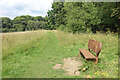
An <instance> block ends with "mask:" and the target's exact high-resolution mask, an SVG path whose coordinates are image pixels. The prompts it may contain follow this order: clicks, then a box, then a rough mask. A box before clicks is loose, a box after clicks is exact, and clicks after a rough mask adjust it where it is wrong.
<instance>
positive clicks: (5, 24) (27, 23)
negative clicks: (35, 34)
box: [2, 15, 47, 32]
mask: <svg viewBox="0 0 120 80" xmlns="http://www.w3.org/2000/svg"><path fill="white" fill-rule="evenodd" d="M38 29H47V22H46V19H45V18H44V17H41V16H36V17H32V16H30V15H23V16H17V17H15V18H14V19H13V20H11V19H10V18H8V17H3V18H2V32H16V31H28V30H38Z"/></svg>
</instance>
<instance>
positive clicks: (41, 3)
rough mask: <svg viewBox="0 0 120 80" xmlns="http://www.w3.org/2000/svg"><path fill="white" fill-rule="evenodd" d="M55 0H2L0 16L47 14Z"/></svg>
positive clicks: (0, 1)
mask: <svg viewBox="0 0 120 80" xmlns="http://www.w3.org/2000/svg"><path fill="white" fill-rule="evenodd" d="M52 2H53V0H0V17H9V18H11V19H13V18H14V17H16V16H21V15H31V16H43V17H44V16H45V15H46V14H47V11H48V10H50V9H51V6H52Z"/></svg>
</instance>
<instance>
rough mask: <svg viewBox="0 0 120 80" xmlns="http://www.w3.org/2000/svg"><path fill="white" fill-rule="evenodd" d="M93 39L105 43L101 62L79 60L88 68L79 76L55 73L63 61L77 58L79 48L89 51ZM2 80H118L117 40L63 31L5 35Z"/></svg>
mask: <svg viewBox="0 0 120 80" xmlns="http://www.w3.org/2000/svg"><path fill="white" fill-rule="evenodd" d="M90 38H92V39H95V40H97V41H99V42H101V43H103V47H102V50H101V52H100V55H99V63H98V64H97V65H95V64H93V63H92V62H91V61H86V60H85V59H84V58H80V59H81V60H82V62H83V64H84V66H82V67H87V68H88V70H87V71H85V72H82V71H80V75H79V76H69V75H66V74H65V71H64V70H62V69H59V70H54V69H53V68H52V67H53V66H54V65H55V64H59V63H62V60H63V58H67V57H78V54H79V48H86V49H87V48H88V46H87V45H88V40H89V39H90ZM2 41H3V42H2V45H3V49H2V51H3V53H2V54H3V58H2V60H3V65H2V67H3V70H2V77H3V78H56V77H57V78H84V77H88V76H89V78H101V77H102V78H117V77H118V38H117V36H114V35H112V34H110V33H109V34H100V33H97V34H83V33H80V34H71V33H65V32H62V31H35V32H27V33H17V34H16V33H13V34H3V39H2Z"/></svg>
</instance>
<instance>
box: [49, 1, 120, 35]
mask: <svg viewBox="0 0 120 80" xmlns="http://www.w3.org/2000/svg"><path fill="white" fill-rule="evenodd" d="M119 9H120V7H119V3H117V2H116V3H115V2H111V3H110V2H99V3H97V2H87V3H86V2H54V3H53V4H52V10H51V11H48V25H49V27H51V29H60V28H58V27H61V26H60V25H64V26H65V27H67V28H64V29H66V30H69V31H70V32H73V33H76V32H77V33H79V32H93V33H96V31H100V32H107V31H108V30H110V31H111V32H117V31H118V27H119V20H118V18H119ZM68 28H69V29H68ZM62 30H63V29H62ZM66 30H65V31H66Z"/></svg>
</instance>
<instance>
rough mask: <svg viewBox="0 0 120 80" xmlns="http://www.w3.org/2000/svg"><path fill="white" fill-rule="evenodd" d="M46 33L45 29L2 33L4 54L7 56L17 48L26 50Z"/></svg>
mask: <svg viewBox="0 0 120 80" xmlns="http://www.w3.org/2000/svg"><path fill="white" fill-rule="evenodd" d="M45 34H46V31H45V30H41V31H26V32H13V33H2V56H3V57H5V56H7V55H9V54H12V53H14V51H15V52H16V49H18V50H24V49H27V48H29V47H31V46H32V45H33V44H34V43H35V42H36V41H37V40H38V39H40V38H42V37H43V36H45ZM16 47H17V48H16Z"/></svg>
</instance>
